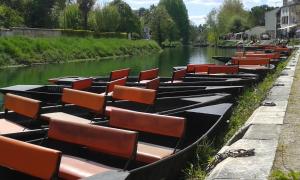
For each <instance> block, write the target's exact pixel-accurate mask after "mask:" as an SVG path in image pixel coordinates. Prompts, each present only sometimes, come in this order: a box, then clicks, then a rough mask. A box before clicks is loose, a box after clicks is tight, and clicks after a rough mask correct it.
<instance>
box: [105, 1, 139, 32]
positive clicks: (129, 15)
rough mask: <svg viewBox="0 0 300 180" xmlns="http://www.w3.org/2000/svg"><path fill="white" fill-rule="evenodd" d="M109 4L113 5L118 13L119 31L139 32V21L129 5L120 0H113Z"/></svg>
mask: <svg viewBox="0 0 300 180" xmlns="http://www.w3.org/2000/svg"><path fill="white" fill-rule="evenodd" d="M109 5H111V6H115V7H116V8H117V9H118V12H119V14H120V17H121V19H120V26H119V27H118V29H117V31H119V32H136V33H139V34H140V32H141V22H140V20H139V18H138V17H137V15H135V14H134V13H133V12H132V9H131V7H130V6H129V5H128V4H127V3H125V2H124V1H122V0H114V1H112V2H111V3H110V4H109Z"/></svg>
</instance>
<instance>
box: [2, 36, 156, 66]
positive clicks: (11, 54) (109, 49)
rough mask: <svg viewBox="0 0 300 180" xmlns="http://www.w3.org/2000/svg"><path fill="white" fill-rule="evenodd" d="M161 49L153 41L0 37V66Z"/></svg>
mask: <svg viewBox="0 0 300 180" xmlns="http://www.w3.org/2000/svg"><path fill="white" fill-rule="evenodd" d="M160 50H161V48H160V47H159V45H158V44H157V43H156V42H155V41H148V40H136V41H132V40H127V39H115V38H110V39H104V38H103V39H96V38H76V37H55V38H53V37H52V38H29V37H0V66H7V65H18V64H26V65H28V64H32V63H57V62H67V61H71V60H78V59H96V58H102V57H111V56H128V55H140V54H147V53H155V52H159V51H160Z"/></svg>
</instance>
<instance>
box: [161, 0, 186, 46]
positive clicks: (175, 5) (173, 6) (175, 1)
mask: <svg viewBox="0 0 300 180" xmlns="http://www.w3.org/2000/svg"><path fill="white" fill-rule="evenodd" d="M159 5H163V6H165V7H166V9H167V11H168V13H169V15H170V16H171V17H172V19H173V21H174V22H175V23H176V25H177V28H178V30H179V32H180V36H181V38H182V40H183V42H184V43H187V42H188V41H189V35H190V31H189V27H190V26H189V18H188V13H187V9H186V6H185V4H184V2H183V0H160V2H159Z"/></svg>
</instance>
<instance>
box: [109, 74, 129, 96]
mask: <svg viewBox="0 0 300 180" xmlns="http://www.w3.org/2000/svg"><path fill="white" fill-rule="evenodd" d="M126 82H127V77H124V78H120V79H117V80H114V81H110V82H108V83H107V85H106V89H105V94H104V95H106V96H109V95H110V96H112V92H113V91H114V88H115V86H116V85H119V86H125V85H126Z"/></svg>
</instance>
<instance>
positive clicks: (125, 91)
mask: <svg viewBox="0 0 300 180" xmlns="http://www.w3.org/2000/svg"><path fill="white" fill-rule="evenodd" d="M112 99H113V100H126V101H130V102H135V103H140V104H145V105H148V106H150V107H151V106H154V104H155V99H156V90H153V89H144V88H137V87H126V86H118V85H116V86H115V88H114V91H113V95H112ZM116 108H117V107H114V106H106V108H105V114H106V116H110V113H111V111H112V109H116ZM118 109H120V108H118Z"/></svg>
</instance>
